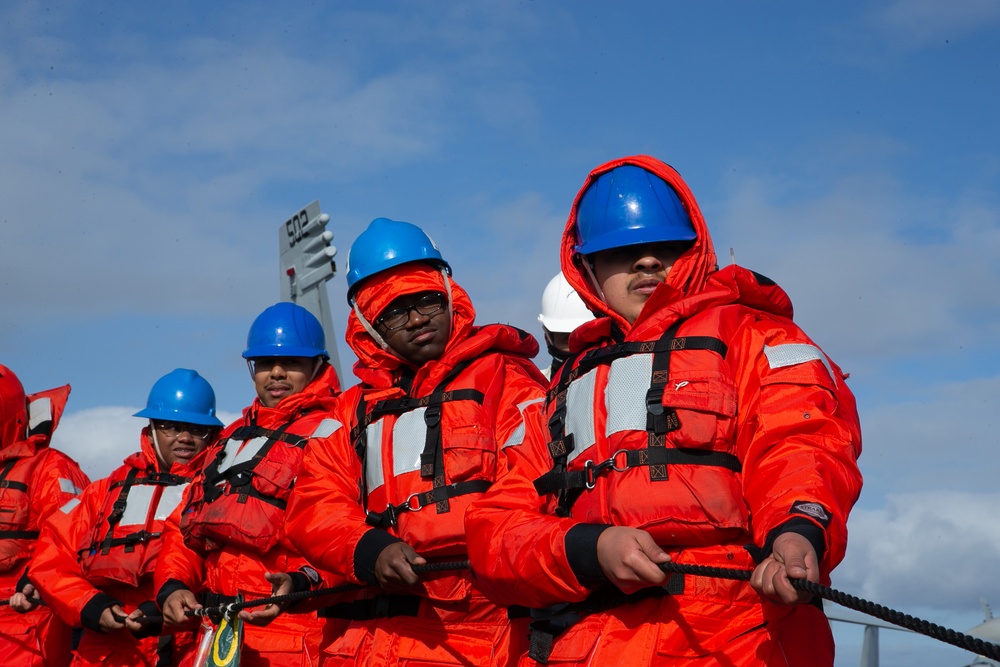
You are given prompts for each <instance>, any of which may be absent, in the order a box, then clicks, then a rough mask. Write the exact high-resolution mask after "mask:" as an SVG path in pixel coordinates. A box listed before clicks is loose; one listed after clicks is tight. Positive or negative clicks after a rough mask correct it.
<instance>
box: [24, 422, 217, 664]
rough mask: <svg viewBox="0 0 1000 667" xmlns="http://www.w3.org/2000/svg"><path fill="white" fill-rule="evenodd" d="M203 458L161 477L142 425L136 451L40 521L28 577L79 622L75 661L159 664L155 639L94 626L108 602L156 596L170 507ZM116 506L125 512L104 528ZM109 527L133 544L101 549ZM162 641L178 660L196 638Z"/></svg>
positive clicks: (183, 635) (184, 635) (70, 620)
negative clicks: (80, 629) (80, 630)
mask: <svg viewBox="0 0 1000 667" xmlns="http://www.w3.org/2000/svg"><path fill="white" fill-rule="evenodd" d="M202 458H203V455H202V456H198V457H196V458H195V459H193V460H192V461H191V462H190V463H188V464H186V465H181V464H174V466H173V467H172V468H171V469H170V470H169V471H163V472H165V473H168V474H166V475H161V474H160V473H161V471H160V467H161V464H160V463H159V461H158V459H157V456H156V451H155V448H154V445H153V443H152V441H151V440H150V438H149V429H148V428H145V429H143V432H142V435H141V437H140V451H138V452H136V453H134V454H132V455H131V456H129V457H128V458H126V459H125V462H124V464H123V465H121V466H120V467H118V468H117V469H115V470H114V471H113V472H112V473H111V475H109V476H108V477H106V478H105V479H102V480H98V481H96V482H94V483H93V484H91V485H90V486H88V487H87V489H86V490H85V491H84V492H83V494H82V495H81V496H80V498H79V502H76V503H74V502H70V503H67V504H66V505H64V506H63V507H62V508H61V511H60V512H57V513H55V514H53V515H52V516H51V517H50V518H49V520H48V521H46V523H45V524H44V526H43V527H42V535H41V538H40V540H39V547H38V549H37V550H36V551H35V556H34V558H33V559H32V561H31V568H30V569H31V580H32V582H34V583H35V585H36V586H37V587H38V588H39V590H40V591H41V593H42V596H43V597H44V599H45V600H46V603H47V604H48V605H49V607H51V608H52V609H53V610H54V611H55V612H56V613H57V614H58V615H59V616H60V617H61V618H62V619H63V620H64V621H65V622H66V623H67V624H69V625H71V626H75V627H84V628H85V629H84V632H83V636H82V637H81V640H80V643H79V645H78V647H77V649H76V650H75V651H74V659H73V663H72V664H73V665H74V666H77V665H79V666H83V665H121V666H122V667H126V666H128V665H148V666H150V667H154V666H155V665H156V664H157V663H158V661H159V658H160V655H161V642H160V638H159V637H156V636H153V637H146V638H143V639H137V638H136V637H134V636H133V635H132V633H131V632H129V631H128V630H120V631H118V632H115V633H111V634H108V633H104V632H102V631H100V630H99V629H98V628H97V627H96V626H95V622H99V618H100V616H99V614H100V613H101V612H103V610H104V609H105V608H107V606H108V605H109V604H111V603H113V602H117V603H118V604H119V605H120V606H121V608H122V609H123V610H124V611H125V613H126V614H128V613H130V612H132V611H133V610H134V609H135V608H136V607H138V606H139V605H140V604H141V603H143V602H149V601H152V600H153V599H154V598H155V593H156V591H155V590H154V589H153V572H154V570H155V567H156V560H157V557H158V555H159V553H160V548H161V545H162V540H161V539H160V535H161V533H162V531H163V524H164V521H165V519H166V517H167V516H168V515H169V514H170V513H171V512H173V510H174V509H176V507H177V505H178V504H179V502H180V499H181V494H182V493H183V490H184V487H185V486H186V485H187V482H189V481H190V480H191V477H192V476H193V475H194V472H195V471H196V470H198V469H199V467H200V466H201V464H202ZM130 473H131V477H132V478H133V480H134V482H135V483H134V484H133V485H130V486H129V487H128V493H127V494H124V495H123V494H122V490H123V484H124V483H125V482H126V480H128V478H129V477H130ZM116 507H117V508H118V509H120V510H122V512H123V514H122V516H121V518H120V519H118V520H116V521H115V525H114V527H113V528H109V526H111V519H112V515H113V513H114V511H115V509H116ZM109 530H110V531H111V535H110V537H111V538H112V540H121V539H123V538H125V537H126V536H132V537H133V539H135V542H134V543H133V544H132V545H131V547H130V548H127V545H126V544H121V543H114V544H111V543H109V544H108V548H107V550H106V551H107V553H104V552H105V549H104V548H103V546H104V542H105V540H106V539H107V538H108V537H109V535H108V532H109ZM88 604H89V605H90V606H89V607H88ZM168 640H169V641H170V643H171V644H172V648H171V649H170V650H171V655H172V656H173V658H174V664H176V662H177V661H178V660H179V659H180V658H181V657H182V656H183V655H184V654H185V653H186V652H187V651H189V650H190V649H191V647H192V645H193V642H194V636H193V633H192V632H180V633H177V634H175V635H171V636H169V637H167V638H164V640H163V643H166V642H167V641H168ZM164 650H165V649H164Z"/></svg>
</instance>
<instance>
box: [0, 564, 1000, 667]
mask: <svg viewBox="0 0 1000 667" xmlns="http://www.w3.org/2000/svg"><path fill="white" fill-rule="evenodd" d="M412 567H413V572H414V573H416V574H426V573H429V572H444V571H450V570H465V569H468V567H469V561H454V562H445V563H430V564H428V565H414V566H412ZM659 567H660V569H661V570H663V571H664V572H666V573H668V574H686V575H694V576H699V577H713V578H715V579H732V580H735V581H750V576H751V575H752V574H753V570H738V569H735V568H725V567H709V566H704V565H687V564H680V563H662V564H661V565H660V566H659ZM790 581H791V583H792V586H793V587H794V588H796V589H798V590H800V591H804V592H806V593H810V594H812V595H816V596H818V597H821V598H823V599H825V600H830V601H831V602H835V603H837V604H839V605H841V606H843V607H847V608H848V609H853V610H855V611H859V612H861V613H863V614H868V615H869V616H874V617H875V618H878V619H880V620H883V621H886V622H887V623H892V624H893V625H898V626H899V627H901V628H906V629H907V630H913V631H914V632H918V633H920V634H922V635H926V636H928V637H930V638H932V639H936V640H938V641H941V642H944V643H946V644H951V645H952V646H957V647H958V648H961V649H964V650H966V651H971V652H973V653H975V654H977V655H981V656H983V657H986V658H989V659H991V660H1000V645H998V644H994V643H992V642H988V641H985V640H982V639H979V638H978V637H973V636H972V635H967V634H964V633H961V632H957V631H955V630H951V629H949V628H945V627H943V626H940V625H937V624H936V623H931V622H930V621H925V620H923V619H920V618H916V617H914V616H910V615H909V614H904V613H901V612H898V611H896V610H894V609H890V608H888V607H884V606H882V605H880V604H876V603H874V602H870V601H868V600H864V599H862V598H859V597H855V596H853V595H849V594H847V593H844V592H841V591H838V590H836V589H834V588H829V587H828V586H823V585H820V584H816V583H813V582H811V581H807V580H805V579H791V580H790ZM364 588H368V586H367V585H364V584H342V585H340V586H334V587H332V588H322V589H318V590H315V591H298V592H295V593H288V594H287V595H274V596H271V597H266V598H259V599H256V600H247V601H245V602H235V603H231V604H225V605H219V606H217V607H202V608H200V609H195V610H192V611H189V612H187V615H188V616H209V617H214V618H219V617H222V616H224V615H232V614H236V613H238V612H240V611H241V610H243V609H247V608H249V607H261V606H265V605H269V604H280V603H293V602H301V601H302V600H307V599H310V598H316V597H323V596H326V595H337V594H340V593H348V592H351V591H357V590H361V589H364ZM6 602H7V601H6V600H0V604H3V603H6ZM123 620H124V619H123ZM137 620H138V621H139V622H140V623H154V622H159V621H161V620H162V617H159V616H146V617H143V618H139V619H137Z"/></svg>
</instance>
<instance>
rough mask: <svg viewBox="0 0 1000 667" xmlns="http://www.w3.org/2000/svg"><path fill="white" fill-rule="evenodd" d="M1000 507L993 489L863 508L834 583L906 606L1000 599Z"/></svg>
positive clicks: (908, 497) (963, 606) (961, 606)
mask: <svg viewBox="0 0 1000 667" xmlns="http://www.w3.org/2000/svg"><path fill="white" fill-rule="evenodd" d="M997 507H1000V493H998V492H996V491H995V490H993V488H989V489H984V490H982V491H981V492H974V491H968V492H952V493H944V492H936V491H928V492H925V493H912V494H894V495H891V496H889V497H888V498H887V501H886V504H885V505H884V506H883V507H880V508H877V509H856V510H855V511H854V513H853V514H852V516H851V519H850V522H849V529H850V531H851V535H850V538H849V547H848V553H847V557H846V558H845V560H844V562H843V564H842V565H841V566H840V567H839V568H838V569H837V570H836V571H835V572H834V575H835V581H834V586H835V587H836V588H839V589H841V590H844V591H847V592H851V593H853V594H855V595H858V596H859V597H863V598H867V599H869V600H872V601H875V602H878V603H880V604H883V605H886V606H889V607H895V608H897V609H899V610H901V611H907V610H913V609H915V608H918V607H936V608H939V609H946V610H952V611H954V612H965V611H968V610H969V609H970V608H971V609H976V608H978V601H979V598H980V597H983V598H986V599H987V600H991V601H995V602H997V601H1000V583H998V581H997V578H996V577H995V576H994V573H995V571H996V565H997V563H998V562H1000V519H998V516H997V509H996V508H997ZM960 630H963V631H964V629H962V628H960Z"/></svg>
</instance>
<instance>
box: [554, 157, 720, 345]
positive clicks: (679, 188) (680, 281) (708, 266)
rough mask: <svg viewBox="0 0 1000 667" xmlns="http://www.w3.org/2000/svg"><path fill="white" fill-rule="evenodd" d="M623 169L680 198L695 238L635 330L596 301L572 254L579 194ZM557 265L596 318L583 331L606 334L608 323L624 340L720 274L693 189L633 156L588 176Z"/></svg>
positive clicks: (653, 162) (661, 166)
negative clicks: (644, 174)
mask: <svg viewBox="0 0 1000 667" xmlns="http://www.w3.org/2000/svg"><path fill="white" fill-rule="evenodd" d="M626 164H629V165H635V166H637V167H641V168H643V169H646V170H647V171H650V172H652V173H654V174H656V175H657V176H659V177H660V178H662V179H663V180H664V181H666V182H667V183H668V184H669V185H670V186H671V187H672V188H673V189H674V190H675V191H676V192H677V196H678V197H680V200H681V202H682V203H683V204H684V208H685V209H686V210H687V213H688V216H690V218H691V224H692V225H693V226H694V231H695V234H697V238H696V239H695V241H694V244H693V245H692V247H691V248H690V249H689V250H688V251H687V252H686V253H684V254H683V255H681V257H680V258H679V259H678V260H677V261H676V262H675V263H674V265H673V267H672V268H671V269H670V273H669V274H667V280H666V282H665V283H664V284H662V285H660V287H658V288H657V290H656V291H655V292H654V293H653V294H652V295H651V296H650V298H649V300H648V301H647V302H646V306H645V307H644V308H643V310H642V313H640V314H639V317H638V318H637V319H636V322H635V324H634V325H630V324H629V323H628V321H627V320H626V319H625V318H623V317H622V316H621V315H619V314H617V313H615V312H614V311H612V310H611V309H610V308H608V305H607V304H606V303H605V302H604V301H603V300H602V299H601V297H600V296H599V295H598V292H597V290H596V289H595V288H594V285H593V284H592V283H591V282H590V279H589V277H588V276H587V275H586V273H585V271H584V270H583V268H582V266H581V264H580V261H581V260H582V257H580V256H579V255H577V254H576V252H575V251H574V247H575V246H576V214H577V207H578V206H579V205H580V199H581V198H582V197H583V193H584V192H586V190H587V188H588V187H590V184H591V183H593V182H594V181H595V180H596V179H597V177H598V176H600V175H601V174H603V173H605V172H607V171H611V170H612V169H614V168H616V167H620V166H622V165H626ZM560 261H561V263H562V271H563V273H564V274H565V275H566V279H567V280H568V281H569V284H570V285H572V286H573V288H574V289H576V291H577V292H578V293H579V294H580V297H581V298H582V299H583V302H584V303H585V304H587V307H589V308H590V309H591V310H592V311H594V312H595V313H597V314H598V319H597V320H594V321H593V322H591V323H588V324H584V325H583V326H582V327H581V329H591V328H600V329H606V328H607V327H608V326H609V324H610V323H614V324H615V325H617V327H618V328H619V329H621V330H622V331H623V332H624V333H625V334H626V335H627V334H628V332H629V331H630V330H631V329H632V327H633V326H639V325H640V323H641V322H642V320H643V319H644V318H645V317H647V316H648V314H649V313H651V312H655V311H656V310H658V309H661V308H663V307H665V306H669V305H670V304H671V303H674V302H676V301H679V300H680V299H681V298H683V297H685V296H692V295H695V294H697V293H698V292H700V291H701V290H703V289H704V288H705V285H706V283H707V280H708V277H709V275H711V274H712V273H713V272H714V271H716V270H717V269H718V262H717V259H716V257H715V249H714V247H713V246H712V238H711V236H709V233H708V227H707V226H706V225H705V218H704V217H703V216H702V214H701V209H700V208H698V202H697V201H695V198H694V195H693V194H692V193H691V189H690V188H689V187H688V185H687V183H685V182H684V179H682V178H681V176H680V174H678V173H677V172H676V171H675V170H674V169H673V167H671V166H669V165H667V164H665V163H663V162H661V161H660V160H657V159H656V158H653V157H650V156H648V155H634V156H631V157H623V158H619V159H617V160H612V161H610V162H606V163H605V164H602V165H601V166H599V167H597V168H596V169H594V170H593V171H591V172H590V175H589V176H587V180H586V181H585V182H584V184H583V187H581V188H580V191H579V192H578V193H577V195H576V199H575V200H574V201H573V208H572V209H571V210H570V214H569V219H568V220H567V221H566V229H565V231H564V232H563V237H562V247H561V249H560ZM609 320H610V322H609Z"/></svg>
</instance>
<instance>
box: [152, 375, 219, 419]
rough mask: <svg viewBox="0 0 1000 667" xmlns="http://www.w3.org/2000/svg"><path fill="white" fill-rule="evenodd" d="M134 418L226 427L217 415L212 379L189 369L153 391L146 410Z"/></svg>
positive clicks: (163, 379) (166, 377)
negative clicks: (207, 378) (210, 380)
mask: <svg viewBox="0 0 1000 667" xmlns="http://www.w3.org/2000/svg"><path fill="white" fill-rule="evenodd" d="M133 416H134V417H146V418H147V419H159V420H162V421H175V422H184V423H185V424H201V425H202V426H222V425H223V424H222V422H221V421H219V418H218V417H216V416H215V391H214V390H213V389H212V385H210V384H209V383H208V380H206V379H205V378H203V377H202V376H200V375H198V372H197V371H193V370H191V369H189V368H178V369H176V370H172V371H170V372H169V373H167V374H166V375H164V376H163V377H161V378H160V379H159V380H157V381H156V382H155V383H154V384H153V388H152V389H150V390H149V399H148V400H147V401H146V409H145V410H140V411H139V412H137V413H135V414H134V415H133Z"/></svg>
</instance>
